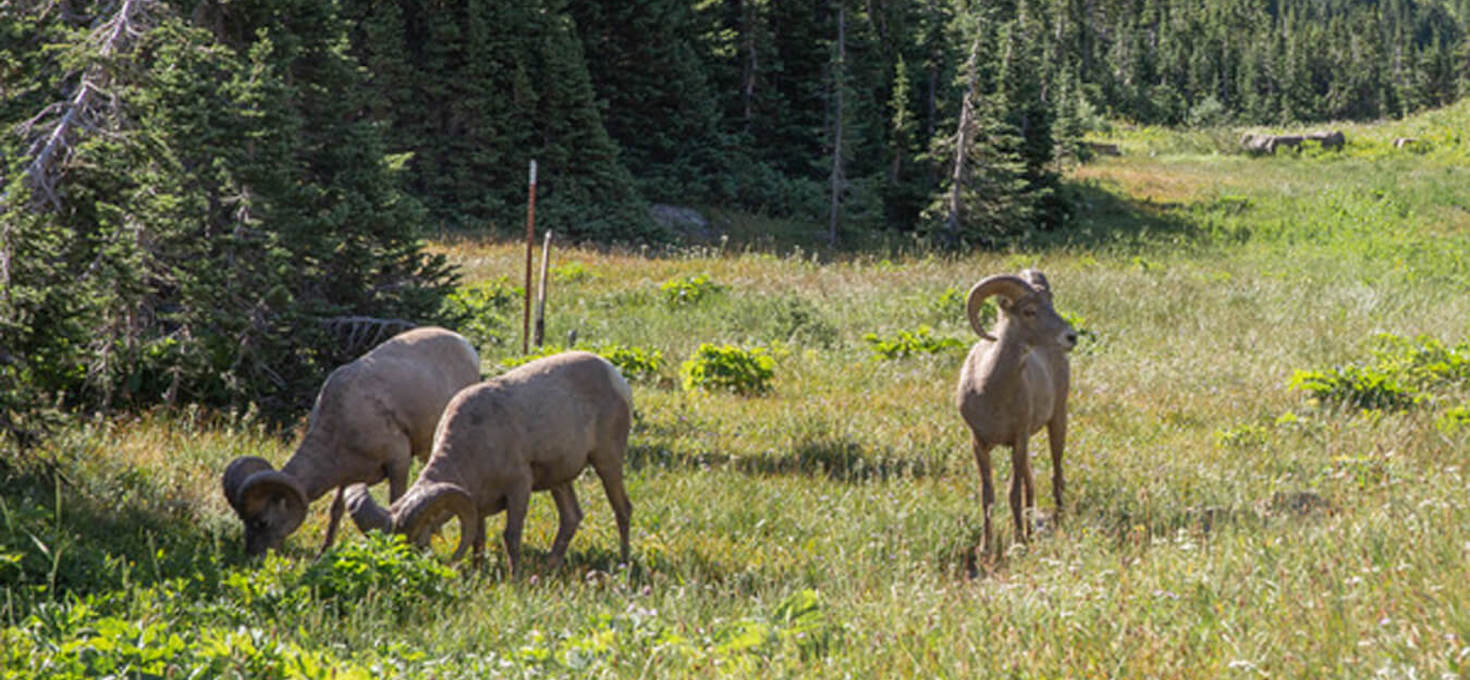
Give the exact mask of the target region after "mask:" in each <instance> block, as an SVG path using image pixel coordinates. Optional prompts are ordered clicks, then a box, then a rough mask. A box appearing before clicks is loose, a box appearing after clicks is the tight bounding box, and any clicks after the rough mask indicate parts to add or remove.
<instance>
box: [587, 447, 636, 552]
mask: <svg viewBox="0 0 1470 680" xmlns="http://www.w3.org/2000/svg"><path fill="white" fill-rule="evenodd" d="M608 458H609V459H611V460H595V461H593V463H592V465H593V467H594V468H596V469H597V477H598V479H601V480H602V490H603V491H605V492H607V500H608V502H609V503H611V504H612V511H613V517H615V518H617V521H618V551H619V552H618V555H619V559H620V560H621V561H622V562H623V564H627V563H628V526H629V524H630V523H631V521H632V517H633V502H632V501H630V500H628V490H627V489H625V488H623V457H622V456H621V455H618V456H608Z"/></svg>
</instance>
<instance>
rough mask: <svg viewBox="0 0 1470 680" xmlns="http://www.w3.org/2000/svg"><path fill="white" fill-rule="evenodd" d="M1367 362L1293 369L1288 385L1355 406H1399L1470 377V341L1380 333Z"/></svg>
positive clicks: (1423, 399)
mask: <svg viewBox="0 0 1470 680" xmlns="http://www.w3.org/2000/svg"><path fill="white" fill-rule="evenodd" d="M1378 342H1379V347H1378V348H1376V349H1374V350H1373V352H1372V355H1373V358H1372V360H1371V361H1369V362H1366V363H1363V364H1349V365H1346V366H1340V367H1337V368H1333V369H1331V370H1327V371H1297V372H1296V373H1294V374H1293V375H1292V377H1291V380H1290V382H1289V384H1290V386H1291V387H1294V388H1297V389H1302V390H1306V391H1307V392H1309V393H1311V394H1312V396H1313V397H1315V398H1317V399H1318V400H1320V401H1322V402H1325V403H1329V404H1336V405H1342V406H1348V407H1352V408H1358V409H1382V410H1389V411H1393V410H1403V409H1407V408H1411V407H1413V406H1415V405H1417V404H1420V403H1424V402H1426V401H1429V400H1430V399H1431V398H1432V395H1431V394H1430V392H1432V391H1434V390H1436V389H1439V388H1443V387H1446V386H1451V385H1459V384H1463V383H1465V382H1467V381H1470V343H1461V344H1460V345H1457V346H1454V347H1447V346H1445V344H1444V343H1442V342H1440V341H1438V340H1436V339H1434V338H1429V337H1425V336H1420V337H1416V338H1413V339H1407V338H1402V337H1398V336H1393V335H1380V336H1379V337H1378Z"/></svg>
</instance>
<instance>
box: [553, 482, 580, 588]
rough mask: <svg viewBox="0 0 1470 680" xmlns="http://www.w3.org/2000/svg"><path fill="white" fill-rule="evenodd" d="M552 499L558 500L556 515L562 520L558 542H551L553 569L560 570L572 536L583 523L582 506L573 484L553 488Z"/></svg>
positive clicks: (557, 537) (558, 529)
mask: <svg viewBox="0 0 1470 680" xmlns="http://www.w3.org/2000/svg"><path fill="white" fill-rule="evenodd" d="M551 497H552V498H553V499H555V500H556V513H557V515H558V516H559V517H560V518H561V522H560V523H559V524H558V525H557V527H556V540H554V541H552V542H551V568H552V569H559V568H561V562H562V558H563V557H565V556H566V552H567V546H568V545H569V544H571V542H572V534H574V533H576V532H577V526H578V525H580V524H581V523H582V506H581V505H578V504H577V493H576V490H574V489H573V488H572V483H571V482H567V483H566V484H562V485H561V486H554V487H551Z"/></svg>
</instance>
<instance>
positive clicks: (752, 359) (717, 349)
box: [679, 343, 776, 395]
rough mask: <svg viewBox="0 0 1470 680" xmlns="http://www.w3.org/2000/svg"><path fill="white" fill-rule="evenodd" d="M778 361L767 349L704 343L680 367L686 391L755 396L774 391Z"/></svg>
mask: <svg viewBox="0 0 1470 680" xmlns="http://www.w3.org/2000/svg"><path fill="white" fill-rule="evenodd" d="M775 369H776V360H775V359H773V358H771V356H770V354H768V353H767V352H766V350H765V349H764V348H761V347H755V348H751V349H743V348H740V347H735V346H734V345H712V344H710V343H702V344H700V346H699V349H697V350H695V352H694V356H693V357H691V358H690V359H689V360H688V361H685V362H684V363H683V364H682V365H680V367H679V375H680V376H681V377H682V378H683V382H684V389H686V390H695V389H702V390H729V391H731V392H734V393H736V394H744V395H752V394H762V393H765V392H768V391H770V388H771V378H772V377H774V376H775V373H776V370H775Z"/></svg>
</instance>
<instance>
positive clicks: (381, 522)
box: [347, 484, 393, 533]
mask: <svg viewBox="0 0 1470 680" xmlns="http://www.w3.org/2000/svg"><path fill="white" fill-rule="evenodd" d="M347 514H349V515H351V516H352V523H353V524H356V525H357V528H358V530H359V531H361V532H363V533H367V532H368V531H370V530H372V529H377V530H378V531H381V532H383V533H389V532H391V531H393V515H392V514H390V513H389V512H388V511H387V510H386V509H385V508H383V506H381V505H378V504H377V503H376V502H375V501H373V497H372V495H371V494H369V493H368V488H367V485H365V484H353V485H352V486H349V487H347Z"/></svg>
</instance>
